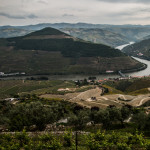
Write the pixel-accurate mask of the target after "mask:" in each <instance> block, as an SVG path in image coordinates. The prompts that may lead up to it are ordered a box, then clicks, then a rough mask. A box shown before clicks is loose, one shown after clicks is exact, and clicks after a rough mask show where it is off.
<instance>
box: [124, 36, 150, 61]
mask: <svg viewBox="0 0 150 150" xmlns="http://www.w3.org/2000/svg"><path fill="white" fill-rule="evenodd" d="M123 51H124V52H125V53H127V54H128V55H130V56H131V55H132V56H136V57H141V58H144V59H147V60H150V39H146V40H143V41H140V42H137V43H135V44H132V45H130V46H127V47H125V48H124V49H123Z"/></svg>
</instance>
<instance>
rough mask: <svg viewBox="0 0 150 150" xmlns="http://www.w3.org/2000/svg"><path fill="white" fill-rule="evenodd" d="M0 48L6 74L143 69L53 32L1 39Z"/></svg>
mask: <svg viewBox="0 0 150 150" xmlns="http://www.w3.org/2000/svg"><path fill="white" fill-rule="evenodd" d="M0 46H1V47H0V64H1V65H0V70H1V72H7V73H9V72H26V73H27V74H30V75H31V74H32V75H33V74H99V73H106V71H107V70H112V71H114V72H117V71H118V70H123V71H133V69H141V68H142V69H143V66H144V65H143V64H141V63H139V62H138V61H136V60H134V59H132V58H131V57H128V56H126V55H125V54H124V53H122V52H121V51H119V50H117V49H113V48H111V47H109V46H106V45H102V44H93V43H91V42H85V41H83V40H80V39H78V38H74V37H72V36H70V35H68V34H65V33H63V32H61V31H59V30H56V29H53V28H45V29H42V30H40V31H36V32H33V33H30V34H28V35H26V36H22V37H16V38H7V39H1V40H0ZM18 64H19V65H18Z"/></svg>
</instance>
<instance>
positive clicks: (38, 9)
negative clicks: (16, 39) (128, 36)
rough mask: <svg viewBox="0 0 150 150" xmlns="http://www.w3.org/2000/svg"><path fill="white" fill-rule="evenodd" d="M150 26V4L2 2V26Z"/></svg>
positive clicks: (119, 0)
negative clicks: (44, 24) (90, 24)
mask: <svg viewBox="0 0 150 150" xmlns="http://www.w3.org/2000/svg"><path fill="white" fill-rule="evenodd" d="M59 22H68V23H77V22H85V23H93V24H95V23H96V24H150V0H0V25H28V24H37V23H59Z"/></svg>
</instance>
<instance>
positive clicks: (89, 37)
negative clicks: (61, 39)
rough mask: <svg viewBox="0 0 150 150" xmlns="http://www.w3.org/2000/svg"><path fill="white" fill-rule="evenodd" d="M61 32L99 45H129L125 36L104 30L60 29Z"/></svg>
mask: <svg viewBox="0 0 150 150" xmlns="http://www.w3.org/2000/svg"><path fill="white" fill-rule="evenodd" d="M61 31H63V32H65V33H68V34H70V35H71V36H73V37H77V38H80V39H83V40H85V41H91V42H93V43H101V44H105V45H109V46H111V47H117V46H118V45H123V44H126V43H129V40H128V39H127V38H126V37H125V36H123V35H121V34H118V33H114V32H110V31H108V30H104V29H92V28H88V29H86V28H79V29H77V28H65V29H61Z"/></svg>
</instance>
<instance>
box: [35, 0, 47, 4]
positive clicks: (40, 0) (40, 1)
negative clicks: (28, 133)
mask: <svg viewBox="0 0 150 150" xmlns="http://www.w3.org/2000/svg"><path fill="white" fill-rule="evenodd" d="M37 2H38V3H42V4H48V2H47V0H38V1H37Z"/></svg>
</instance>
